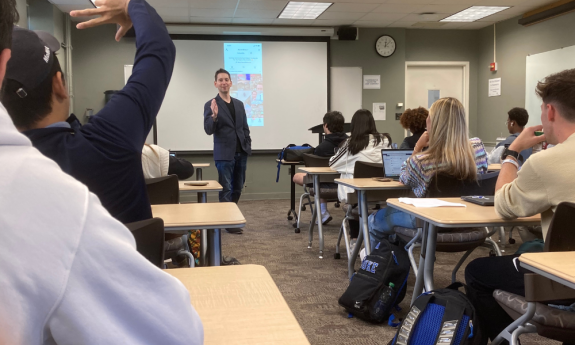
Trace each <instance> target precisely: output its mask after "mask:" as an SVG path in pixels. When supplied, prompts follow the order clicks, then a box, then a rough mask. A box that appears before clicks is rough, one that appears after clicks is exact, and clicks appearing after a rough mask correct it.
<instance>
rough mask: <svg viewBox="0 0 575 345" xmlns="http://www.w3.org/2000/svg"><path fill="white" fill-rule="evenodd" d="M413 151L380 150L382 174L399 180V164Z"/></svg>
mask: <svg viewBox="0 0 575 345" xmlns="http://www.w3.org/2000/svg"><path fill="white" fill-rule="evenodd" d="M412 153H413V150H381V160H382V161H383V176H385V177H387V178H390V179H392V180H394V181H399V175H400V174H401V166H402V165H403V162H405V161H406V160H407V159H408V158H409V157H410V156H411V154H412Z"/></svg>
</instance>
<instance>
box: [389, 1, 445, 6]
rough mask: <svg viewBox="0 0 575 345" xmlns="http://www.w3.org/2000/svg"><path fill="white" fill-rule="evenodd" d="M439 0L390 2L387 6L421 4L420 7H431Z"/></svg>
mask: <svg viewBox="0 0 575 345" xmlns="http://www.w3.org/2000/svg"><path fill="white" fill-rule="evenodd" d="M436 1H437V0H388V1H387V2H386V4H409V5H412V4H419V5H431V4H434V3H436Z"/></svg>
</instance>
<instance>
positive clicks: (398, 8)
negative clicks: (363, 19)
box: [373, 4, 425, 13]
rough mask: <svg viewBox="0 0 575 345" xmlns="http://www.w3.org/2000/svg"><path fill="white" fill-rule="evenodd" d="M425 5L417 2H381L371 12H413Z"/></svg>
mask: <svg viewBox="0 0 575 345" xmlns="http://www.w3.org/2000/svg"><path fill="white" fill-rule="evenodd" d="M422 6H425V5H417V4H383V5H380V6H379V7H378V8H376V9H375V10H373V12H388V13H413V12H418V13H419V12H420V11H419V9H420V8H421V7H422Z"/></svg>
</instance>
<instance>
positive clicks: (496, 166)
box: [487, 164, 501, 170]
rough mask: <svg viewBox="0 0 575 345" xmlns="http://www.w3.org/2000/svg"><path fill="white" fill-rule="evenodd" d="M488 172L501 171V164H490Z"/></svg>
mask: <svg viewBox="0 0 575 345" xmlns="http://www.w3.org/2000/svg"><path fill="white" fill-rule="evenodd" d="M487 170H501V164H489V166H488V167H487Z"/></svg>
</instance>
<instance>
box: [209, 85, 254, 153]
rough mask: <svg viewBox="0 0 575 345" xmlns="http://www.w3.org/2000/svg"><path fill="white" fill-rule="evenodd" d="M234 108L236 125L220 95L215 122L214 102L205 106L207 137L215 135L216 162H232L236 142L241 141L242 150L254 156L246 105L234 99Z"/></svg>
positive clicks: (218, 96) (217, 100)
mask: <svg viewBox="0 0 575 345" xmlns="http://www.w3.org/2000/svg"><path fill="white" fill-rule="evenodd" d="M232 102H234V108H235V109H236V125H235V127H234V121H233V120H232V115H231V114H230V111H229V110H228V106H227V105H226V103H225V102H224V100H223V99H222V98H221V97H220V95H219V94H218V95H217V96H216V104H217V105H218V118H217V120H216V121H215V122H214V120H213V119H212V100H211V99H210V100H209V101H207V102H206V104H205V105H204V130H205V131H206V134H207V135H212V134H213V135H214V160H216V161H231V160H233V159H234V155H235V153H236V141H237V140H238V139H239V140H240V145H241V146H242V149H243V150H244V151H245V152H246V153H247V154H248V155H251V154H252V138H250V128H249V127H248V118H247V117H246V110H245V108H244V104H243V103H242V102H241V101H239V100H237V99H235V98H233V97H232Z"/></svg>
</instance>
